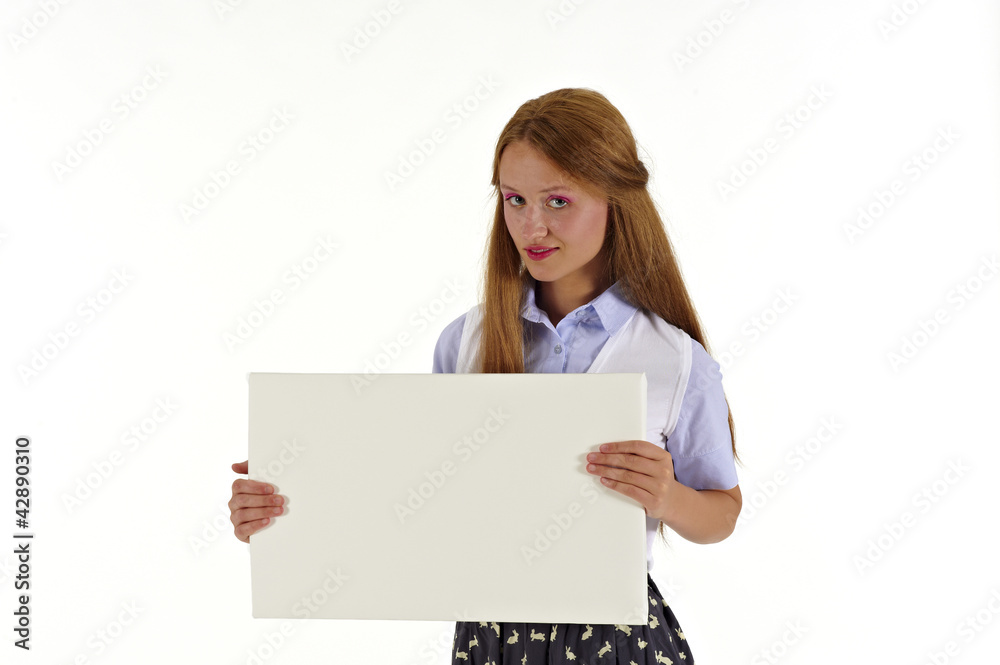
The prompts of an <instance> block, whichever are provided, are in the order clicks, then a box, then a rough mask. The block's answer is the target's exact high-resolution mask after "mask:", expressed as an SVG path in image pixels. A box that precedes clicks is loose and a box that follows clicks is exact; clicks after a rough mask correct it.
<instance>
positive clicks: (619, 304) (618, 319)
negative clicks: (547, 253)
mask: <svg viewBox="0 0 1000 665" xmlns="http://www.w3.org/2000/svg"><path fill="white" fill-rule="evenodd" d="M536 284H537V282H536V281H535V278H534V277H531V276H530V275H529V276H528V285H527V287H526V288H527V294H526V295H527V298H526V300H525V303H524V307H523V308H522V309H521V316H522V317H523V318H525V319H527V320H528V321H534V322H535V323H541V322H542V320H543V319H546V320H547V319H548V315H547V314H546V313H545V312H544V311H542V310H541V309H539V308H538V305H537V304H536V303H535V286H536ZM637 309H638V307H636V306H635V305H633V304H632V303H630V302H628V301H627V300H625V298H624V297H622V294H621V282H620V281H618V282H615V283H614V284H612V285H611V286H609V287H608V288H607V289H606V290H605V291H604V293H602V294H601V295H599V296H597V297H596V298H594V299H593V300H591V301H590V302H588V303H587V304H586V305H581V306H580V307H578V308H577V309H575V310H573V311H572V312H570V313H569V314H568V315H567V316H574V317H575V316H576V312H577V311H578V310H580V311H584V312H586V313H585V314H584V315H583V317H581V318H587V317H588V314H591V313H593V312H596V313H597V318H598V320H599V321H600V322H601V325H602V326H604V329H605V330H606V331H607V332H608V334H609V335H613V334H615V333H616V332H618V329H619V328H621V327H622V325H624V324H625V322H626V321H628V319H629V317H631V316H632V315H633V314H634V313H635V311H636V310H637Z"/></svg>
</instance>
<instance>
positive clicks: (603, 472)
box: [587, 440, 680, 520]
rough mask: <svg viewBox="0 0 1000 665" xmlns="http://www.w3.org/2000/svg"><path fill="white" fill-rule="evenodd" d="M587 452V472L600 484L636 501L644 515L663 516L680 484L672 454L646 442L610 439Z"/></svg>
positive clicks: (661, 517) (659, 517) (660, 517)
mask: <svg viewBox="0 0 1000 665" xmlns="http://www.w3.org/2000/svg"><path fill="white" fill-rule="evenodd" d="M600 449H601V452H598V453H589V454H588V455H587V472H588V473H591V474H593V475H595V476H601V483H602V484H603V485H604V486H605V487H610V488H611V489H613V490H615V491H616V492H620V493H622V494H624V495H625V496H628V497H631V498H633V499H635V500H636V501H638V502H639V503H640V504H641V505H642V507H643V509H644V510H645V511H646V516H647V517H653V518H658V519H660V520H662V519H663V516H664V515H666V514H667V511H668V508H669V507H670V505H671V496H672V495H673V493H674V492H675V491H676V487H677V486H678V485H680V483H679V482H678V481H677V479H676V478H674V461H673V457H672V456H671V455H670V453H668V452H667V451H666V450H664V449H663V448H660V447H659V446H657V445H656V444H653V443H650V442H649V441H637V440H632V441H613V442H611V443H605V444H601V448H600Z"/></svg>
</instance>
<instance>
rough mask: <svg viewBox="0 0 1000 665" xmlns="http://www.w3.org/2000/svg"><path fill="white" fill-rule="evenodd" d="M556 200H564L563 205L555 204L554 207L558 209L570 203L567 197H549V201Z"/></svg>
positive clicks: (553, 201)
mask: <svg viewBox="0 0 1000 665" xmlns="http://www.w3.org/2000/svg"><path fill="white" fill-rule="evenodd" d="M556 201H560V202H562V205H557V206H553V207H554V208H557V209H558V208H565V207H566V206H568V205H569V201H567V200H566V199H561V198H559V197H558V196H554V197H552V198H551V199H549V203H555V202H556Z"/></svg>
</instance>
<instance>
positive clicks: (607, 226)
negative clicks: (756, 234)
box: [230, 88, 742, 665]
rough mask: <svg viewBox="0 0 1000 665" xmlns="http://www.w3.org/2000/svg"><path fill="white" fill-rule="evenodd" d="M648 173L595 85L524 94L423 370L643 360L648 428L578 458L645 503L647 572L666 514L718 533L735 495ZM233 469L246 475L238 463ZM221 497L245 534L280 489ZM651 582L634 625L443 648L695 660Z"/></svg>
mask: <svg viewBox="0 0 1000 665" xmlns="http://www.w3.org/2000/svg"><path fill="white" fill-rule="evenodd" d="M648 177H649V176H648V173H647V171H646V168H645V166H644V165H643V164H642V162H641V161H640V160H639V158H638V154H637V151H636V143H635V139H634V137H633V135H632V132H631V130H630V129H629V127H628V124H627V123H626V122H625V119H624V118H623V117H622V115H621V113H619V111H618V110H617V109H616V108H615V107H614V106H613V105H612V104H611V103H610V102H609V101H608V100H607V99H606V98H605V97H604V96H603V95H601V94H600V93H597V92H594V91H592V90H588V89H580V88H574V89H562V90H556V91H553V92H550V93H548V94H545V95H542V96H540V97H538V98H536V99H532V100H529V101H528V102H526V103H525V104H523V105H522V106H521V107H520V108H519V109H518V110H517V112H516V113H515V114H514V116H513V117H512V118H511V119H510V121H509V122H508V123H507V125H506V127H504V129H503V131H502V132H501V134H500V138H499V140H498V141H497V145H496V150H495V153H494V159H493V177H492V185H493V186H494V188H495V189H496V193H497V204H496V212H495V215H494V220H493V228H492V233H491V235H490V238H489V244H488V256H487V266H486V278H485V281H484V293H483V297H482V298H481V303H480V304H479V305H477V306H476V307H473V308H472V309H471V310H469V312H467V313H465V314H463V315H461V316H460V317H458V318H457V319H455V320H454V321H452V322H451V323H450V324H449V325H448V326H446V327H445V329H444V331H443V332H442V333H441V336H440V338H439V339H438V343H437V346H436V348H435V351H434V371H435V372H456V371H459V372H467V371H480V372H488V373H497V372H526V371H527V372H586V371H615V372H620V371H644V372H646V373H647V382H648V390H647V396H648V401H649V404H648V407H649V408H648V409H647V412H648V414H649V416H650V422H651V423H653V424H654V425H655V427H654V428H652V429H650V430H649V432H648V433H649V436H648V437H647V438H649V439H650V440H648V441H647V440H644V441H620V442H609V443H607V444H605V445H604V446H602V451H601V452H600V453H591V454H590V455H588V461H589V462H590V463H589V464H588V467H587V471H588V472H589V473H592V474H593V475H594V476H595V477H599V478H600V479H601V482H602V483H603V484H604V485H605V486H606V487H608V488H609V489H611V490H614V491H617V492H620V493H621V494H623V495H625V496H628V497H630V498H631V499H633V500H635V501H637V502H638V503H639V504H641V505H642V506H643V508H644V510H645V512H646V523H647V567H648V568H650V569H651V568H652V542H653V535H654V534H655V533H656V532H657V531H658V532H659V533H660V535H661V536H662V535H663V533H664V531H663V529H664V525H666V526H669V527H670V528H671V529H673V530H674V531H676V532H677V533H679V534H680V535H681V536H682V537H684V538H687V539H688V540H691V541H693V542H698V543H711V542H718V541H720V540H723V539H724V538H726V537H728V536H729V535H730V534H731V533H732V531H733V528H734V526H735V523H736V518H737V516H738V515H739V511H740V508H741V506H742V498H741V495H740V490H739V485H738V484H737V478H736V471H735V461H736V448H735V443H734V437H733V421H732V414H731V412H730V410H729V406H728V403H727V402H726V399H725V395H724V393H723V390H722V383H721V375H720V373H719V365H718V363H716V362H715V361H714V360H712V358H711V356H710V355H709V353H708V351H707V350H706V348H705V346H704V344H705V342H704V336H703V334H702V331H701V326H700V323H699V321H698V316H697V314H696V312H695V310H694V307H693V305H692V303H691V300H690V298H689V297H688V293H687V289H686V287H685V285H684V281H683V279H682V277H681V273H680V269H679V267H678V265H677V261H676V260H675V258H674V255H673V250H672V248H671V246H670V242H669V240H668V238H667V235H666V232H665V231H664V227H663V223H662V221H661V219H660V217H659V214H658V213H657V211H656V208H655V206H654V204H653V201H652V198H651V197H650V195H649V192H648V190H647V182H648ZM653 441H658V442H659V443H654V442H653ZM233 469H234V470H235V471H237V472H238V473H246V465H245V463H242V464H235V465H233ZM230 509H231V511H232V521H233V524H234V527H235V533H236V536H237V538H239V539H240V540H244V541H247V539H248V538H249V536H250V535H251V534H252V533H254V532H256V531H257V530H258V529H260V528H262V527H263V526H264V525H266V524H267V522H268V521H269V519H270V517H269V516H271V515H277V514H280V512H281V498H280V497H277V496H273V488H271V486H270V485H268V484H267V483H258V482H255V481H249V480H237V481H236V482H235V483H234V484H233V499H232V501H230ZM647 582H648V596H649V600H650V607H649V617H648V621H647V622H646V624H640V625H589V624H537V623H504V624H497V623H494V622H479V621H459V622H456V626H455V637H454V642H453V649H452V660H453V662H454V663H455V664H456V665H457V664H458V663H463V664H465V665H478V664H480V663H497V664H500V665H503V664H506V663H509V664H513V663H518V664H531V663H539V664H541V663H551V662H559V663H563V662H565V663H570V662H574V661H575V662H576V663H580V662H584V663H596V662H605V663H621V664H622V665H627V664H629V663H636V664H638V663H677V662H680V661H683V662H684V663H686V664H687V665H691V664H692V663H694V657H693V655H692V653H691V649H690V647H689V646H688V644H687V641H686V639H685V636H684V632H683V630H682V629H681V627H680V625H679V624H678V622H677V620H676V618H675V617H674V614H673V612H672V611H671V609H670V608H669V607H668V606H667V604H666V602H665V601H664V599H663V596H662V595H661V594H660V592H659V590H658V589H657V587H656V584H655V583H654V582H653V580H652V578H651V577H650V576H649V575H648V574H647ZM528 636H532V637H531V639H529V637H528Z"/></svg>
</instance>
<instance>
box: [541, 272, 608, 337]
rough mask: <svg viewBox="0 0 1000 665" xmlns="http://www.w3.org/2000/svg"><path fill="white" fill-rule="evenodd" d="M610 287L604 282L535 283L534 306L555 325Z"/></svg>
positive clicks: (563, 281) (561, 281) (564, 281)
mask: <svg viewBox="0 0 1000 665" xmlns="http://www.w3.org/2000/svg"><path fill="white" fill-rule="evenodd" d="M609 286H611V284H610V283H607V282H606V280H600V281H597V282H591V283H567V282H566V280H560V281H558V282H536V284H535V304H536V305H537V306H538V308H539V309H540V310H542V311H543V312H545V313H546V314H548V316H549V321H551V322H552V325H553V326H554V325H557V324H558V323H559V322H560V321H562V320H563V318H565V316H566V315H567V314H569V313H570V312H572V311H573V310H574V309H576V308H577V307H579V306H581V305H585V304H587V303H588V302H590V301H591V300H593V299H594V298H596V297H597V296H599V295H601V294H602V293H604V291H606V290H607V288H608V287H609Z"/></svg>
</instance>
